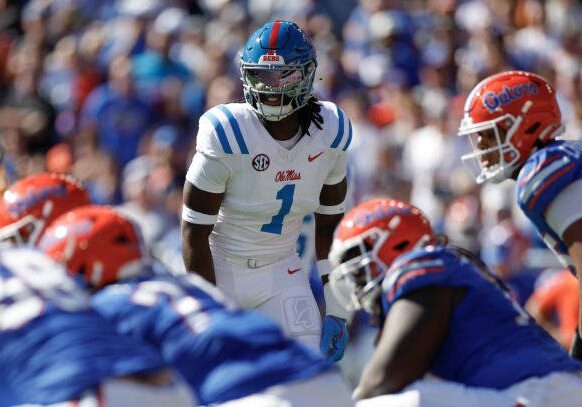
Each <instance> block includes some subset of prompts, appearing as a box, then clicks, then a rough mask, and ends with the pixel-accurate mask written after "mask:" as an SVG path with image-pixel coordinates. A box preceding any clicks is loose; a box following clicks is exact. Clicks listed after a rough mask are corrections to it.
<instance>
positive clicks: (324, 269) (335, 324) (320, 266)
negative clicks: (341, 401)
mask: <svg viewBox="0 0 582 407" xmlns="http://www.w3.org/2000/svg"><path fill="white" fill-rule="evenodd" d="M317 271H318V272H319V276H320V277H321V278H322V282H323V296H324V298H325V318H324V319H323V327H322V331H321V342H320V345H319V346H320V349H321V352H322V353H323V354H324V355H326V356H327V357H329V358H330V359H331V360H333V361H334V362H337V361H338V360H340V359H341V358H342V357H343V356H344V351H345V348H346V346H347V344H348V339H349V338H348V324H347V320H348V317H349V313H348V311H347V310H346V309H345V308H344V307H343V306H342V305H341V304H340V303H339V302H338V301H337V299H336V298H335V296H334V295H333V293H332V292H331V288H330V286H329V283H327V277H328V276H329V273H330V272H331V265H330V264H329V261H328V260H319V261H318V262H317Z"/></svg>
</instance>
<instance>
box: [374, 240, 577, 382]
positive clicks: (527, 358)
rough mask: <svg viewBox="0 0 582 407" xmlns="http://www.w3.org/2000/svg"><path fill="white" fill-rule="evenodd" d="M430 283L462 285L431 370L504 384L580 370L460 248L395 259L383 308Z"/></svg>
mask: <svg viewBox="0 0 582 407" xmlns="http://www.w3.org/2000/svg"><path fill="white" fill-rule="evenodd" d="M427 286H448V287H463V288H465V289H466V293H465V295H464V297H463V299H462V300H461V302H460V303H459V304H458V305H457V306H456V308H455V310H454V311H453V312H452V314H451V317H450V321H449V328H448V333H447V335H446V336H445V338H444V341H443V343H442V344H441V347H440V349H439V351H438V354H437V356H436V358H435V359H434V360H433V362H432V365H431V368H430V371H431V373H433V374H435V375H437V376H439V377H441V378H443V379H445V380H450V381H454V382H459V383H462V384H465V385H468V386H477V387H489V388H495V389H503V388H506V387H508V386H511V385H512V384H514V383H517V382H519V381H522V380H524V379H526V378H529V377H532V376H545V375H547V374H549V373H551V372H555V371H573V370H582V363H579V362H577V361H575V360H573V359H571V358H570V357H569V356H568V355H567V354H566V352H565V351H564V350H563V349H562V348H560V347H559V345H558V344H557V343H556V342H555V341H554V340H553V339H552V338H551V337H550V336H549V335H548V334H547V333H546V332H545V331H544V330H542V329H541V328H540V327H539V326H538V325H537V324H535V322H533V321H532V320H531V318H530V317H529V316H528V314H527V313H526V312H524V311H523V310H522V309H521V308H520V307H519V305H518V304H517V302H515V301H514V300H513V299H512V298H511V297H510V296H509V295H508V294H506V292H505V291H504V290H503V289H501V287H500V286H499V285H498V284H495V283H493V282H492V281H490V280H488V279H487V278H486V277H485V276H484V275H483V273H482V272H481V271H480V270H479V269H478V268H477V267H476V266H475V265H474V263H473V262H472V261H470V260H468V259H467V258H466V257H464V256H462V255H460V254H459V253H458V252H457V251H456V250H454V249H452V248H448V247H442V246H440V247H427V248H424V249H418V250H413V251H411V252H409V253H407V254H405V255H403V256H400V257H399V258H398V259H396V260H395V262H394V263H393V265H392V267H391V268H390V269H389V270H388V272H387V274H386V277H385V278H384V280H383V283H382V292H383V295H382V307H383V310H384V312H385V313H387V312H388V310H389V309H390V307H391V306H392V304H393V303H394V302H395V301H397V300H398V299H399V298H402V297H405V296H406V295H407V294H410V293H411V292H413V291H415V290H418V289H420V288H423V287H427Z"/></svg>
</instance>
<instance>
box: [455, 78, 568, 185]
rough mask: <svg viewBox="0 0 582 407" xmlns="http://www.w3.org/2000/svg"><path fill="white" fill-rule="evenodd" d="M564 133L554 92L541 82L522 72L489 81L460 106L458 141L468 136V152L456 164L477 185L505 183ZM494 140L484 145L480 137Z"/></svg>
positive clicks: (547, 84)
mask: <svg viewBox="0 0 582 407" xmlns="http://www.w3.org/2000/svg"><path fill="white" fill-rule="evenodd" d="M563 131H564V127H563V126H562V117H561V113H560V108H559V107H558V102H557V100H556V92H555V91H554V89H553V88H552V87H551V86H550V84H549V83H548V82H547V81H546V80H545V79H544V78H542V77H541V76H538V75H535V74H533V73H531V72H525V71H508V72H502V73H499V74H496V75H492V76H490V77H488V78H486V79H485V80H483V81H481V82H480V83H479V84H478V85H477V86H475V88H474V89H473V90H472V91H471V93H470V94H469V96H468V97H467V100H466V102H465V108H464V116H463V119H462V121H461V126H460V128H459V132H458V134H459V136H469V138H470V140H471V144H472V147H473V152H472V153H469V154H465V155H463V156H462V157H461V160H463V162H465V163H466V164H468V167H469V168H470V169H471V170H472V171H473V173H474V175H476V181H477V183H479V184H480V183H483V182H485V181H488V180H491V181H493V182H501V181H503V180H505V179H507V178H510V177H511V176H512V175H513V174H514V172H515V171H516V170H517V169H519V168H521V165H523V163H524V162H525V160H526V159H527V158H528V157H529V156H530V154H531V153H532V151H533V150H534V148H536V147H539V146H543V145H544V144H545V143H547V142H548V141H549V140H550V139H553V138H555V137H557V136H559V135H561V134H562V133H563ZM486 133H488V134H489V136H487V137H491V138H494V140H491V141H489V142H484V141H483V138H484V137H485V136H484V134H486Z"/></svg>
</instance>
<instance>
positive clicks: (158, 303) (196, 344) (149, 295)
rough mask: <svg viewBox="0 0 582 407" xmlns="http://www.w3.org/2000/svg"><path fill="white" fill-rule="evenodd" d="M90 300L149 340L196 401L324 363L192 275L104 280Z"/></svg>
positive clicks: (299, 375) (298, 374)
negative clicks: (109, 282) (108, 282)
mask: <svg viewBox="0 0 582 407" xmlns="http://www.w3.org/2000/svg"><path fill="white" fill-rule="evenodd" d="M93 306H94V308H95V309H97V310H98V312H99V313H101V314H102V315H103V316H105V317H106V318H107V319H108V320H109V321H111V322H112V324H113V325H115V326H117V328H118V330H119V331H120V332H122V333H124V334H128V335H133V336H134V337H138V338H140V339H142V340H144V341H146V342H148V343H149V344H152V345H153V346H154V347H156V348H157V349H158V350H159V352H160V353H161V355H162V356H163V358H164V360H165V361H166V362H167V363H168V364H169V365H171V366H172V367H174V368H175V369H176V370H178V371H179V372H180V373H181V375H182V376H183V377H184V379H185V380H186V381H187V382H188V383H189V385H190V387H191V389H192V390H193V391H194V393H195V394H196V396H197V398H198V400H199V401H200V402H201V403H204V404H206V403H216V402H223V401H227V400H231V399H236V398H240V397H244V396H247V395H250V394H253V393H256V392H259V391H261V390H264V389H265V388H267V387H269V386H272V385H275V384H281V383H285V382H289V381H294V380H300V379H305V378H309V377H312V376H315V375H317V374H318V373H320V372H322V371H324V370H326V369H329V368H330V367H331V366H330V364H329V363H328V362H327V361H325V360H324V359H323V358H322V357H321V356H320V355H318V354H316V353H315V352H312V351H311V350H309V349H307V348H306V347H304V346H303V345H301V344H299V343H297V342H295V341H293V340H291V339H288V338H286V337H285V336H284V335H283V333H282V332H281V330H280V329H279V328H278V326H277V325H276V324H275V322H273V321H271V320H270V319H268V318H266V317H265V316H263V315H262V314H260V313H257V312H254V311H243V310H237V309H235V308H234V307H232V308H231V307H227V306H226V305H225V304H224V300H223V299H222V298H221V294H219V292H218V291H217V290H216V288H215V287H212V286H210V285H209V284H207V283H206V282H205V281H203V280H201V279H200V278H199V277H197V276H194V275H187V276H179V277H177V276H173V275H159V274H152V275H150V276H148V277H142V278H138V279H135V280H131V281H128V282H124V283H119V284H116V285H112V286H110V287H107V288H105V289H103V290H101V291H100V292H98V293H97V294H95V295H94V296H93Z"/></svg>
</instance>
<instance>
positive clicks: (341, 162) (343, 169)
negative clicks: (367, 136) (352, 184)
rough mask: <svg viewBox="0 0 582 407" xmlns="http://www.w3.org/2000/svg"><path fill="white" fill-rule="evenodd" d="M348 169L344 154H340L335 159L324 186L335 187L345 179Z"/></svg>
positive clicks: (346, 158)
mask: <svg viewBox="0 0 582 407" xmlns="http://www.w3.org/2000/svg"><path fill="white" fill-rule="evenodd" d="M347 168H348V157H347V156H346V155H345V154H341V155H340V156H339V157H337V159H336V161H335V165H334V166H333V168H332V169H331V171H330V172H329V173H328V174H327V178H326V179H325V185H335V184H337V183H339V182H340V181H341V180H342V179H344V178H345V177H346V173H347Z"/></svg>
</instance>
